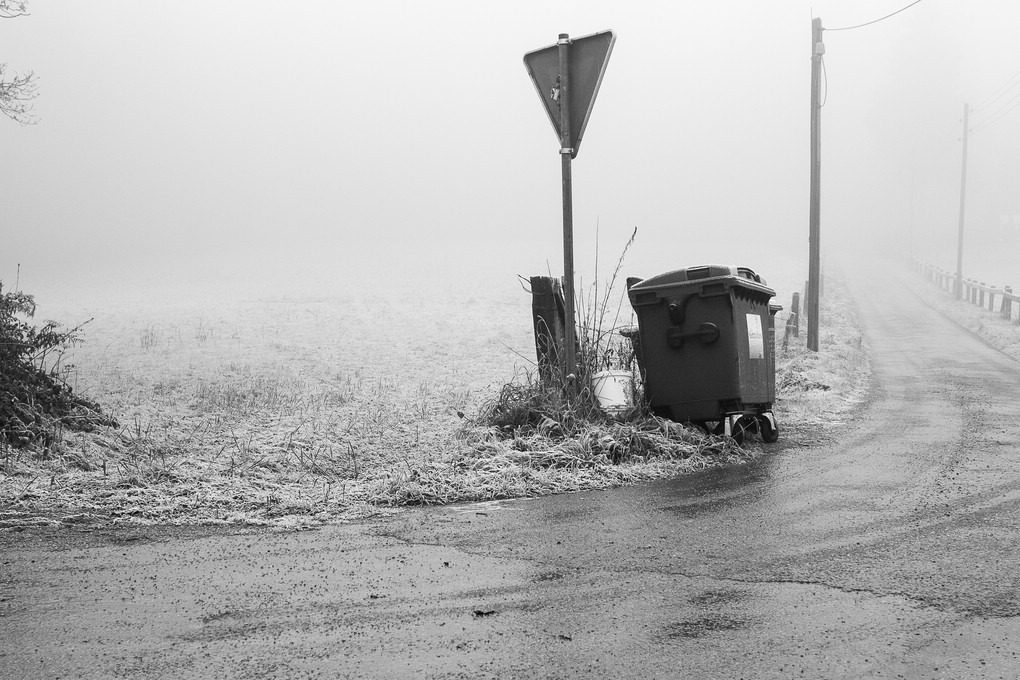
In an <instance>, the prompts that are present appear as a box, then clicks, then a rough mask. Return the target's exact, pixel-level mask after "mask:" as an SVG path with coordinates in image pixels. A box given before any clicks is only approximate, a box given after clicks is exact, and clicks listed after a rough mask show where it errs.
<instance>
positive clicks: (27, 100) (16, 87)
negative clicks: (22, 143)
mask: <svg viewBox="0 0 1020 680" xmlns="http://www.w3.org/2000/svg"><path fill="white" fill-rule="evenodd" d="M0 2H2V0H0ZM36 94H37V93H36V77H35V73H33V72H32V71H29V72H28V73H27V74H26V75H23V76H19V75H17V74H15V75H14V76H13V77H12V78H10V79H8V78H7V64H0V113H2V114H4V115H5V116H7V117H8V118H10V119H11V120H14V121H17V122H19V123H21V124H22V125H32V124H34V123H35V122H36V120H35V114H34V113H33V111H32V100H33V99H35V97H36Z"/></svg>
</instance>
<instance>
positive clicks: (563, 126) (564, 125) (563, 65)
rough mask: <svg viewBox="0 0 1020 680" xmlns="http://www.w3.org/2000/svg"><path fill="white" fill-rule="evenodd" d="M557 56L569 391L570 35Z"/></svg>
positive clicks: (572, 326)
mask: <svg viewBox="0 0 1020 680" xmlns="http://www.w3.org/2000/svg"><path fill="white" fill-rule="evenodd" d="M556 44H557V46H558V49H559V57H560V79H559V103H560V166H561V169H562V175H563V303H564V312H565V316H566V317H567V318H566V324H564V325H565V326H566V328H565V329H564V330H565V331H566V344H567V346H566V347H565V348H564V350H565V351H564V357H565V364H564V367H563V374H564V377H565V382H566V385H567V387H568V389H569V390H570V391H571V393H574V392H575V390H576V387H577V385H576V376H577V357H576V356H575V348H576V344H575V343H576V333H577V321H576V319H575V317H574V198H573V192H572V185H571V177H570V160H571V157H572V156H573V153H574V150H573V149H572V148H570V139H571V137H570V36H569V35H567V34H566V33H560V38H559V40H558V41H557V43H556Z"/></svg>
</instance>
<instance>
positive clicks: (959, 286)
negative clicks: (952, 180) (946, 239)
mask: <svg viewBox="0 0 1020 680" xmlns="http://www.w3.org/2000/svg"><path fill="white" fill-rule="evenodd" d="M969 117H970V105H969V104H964V105H963V170H961V171H960V230H959V235H958V236H957V240H956V286H955V287H954V290H955V292H956V299H957V300H959V299H960V298H962V297H963V216H964V205H965V204H966V201H967V127H968V123H967V119H968V118H969Z"/></svg>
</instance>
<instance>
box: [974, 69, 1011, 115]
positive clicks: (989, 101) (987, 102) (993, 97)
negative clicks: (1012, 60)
mask: <svg viewBox="0 0 1020 680" xmlns="http://www.w3.org/2000/svg"><path fill="white" fill-rule="evenodd" d="M1018 76H1020V71H1017V72H1016V73H1014V74H1013V75H1011V76H1010V77H1009V78H1007V79H1006V82H1005V83H1003V84H1002V85H1001V86H1000V87H999V89H998V90H996V91H995V92H993V93H992V94H991V95H989V96H988V98H987V99H985V100H984V101H983V102H981V103H980V104H978V105H977V106H976V107H975V108H977V109H983V108H985V107H987V106H991V105H992V104H994V103H995V102H996V101H998V100H999V99H1001V98H1002V96H1003V95H1004V94H1006V90H1008V89H1009V87H1011V85H1010V83H1013V85H1016V83H1014V82H1013V81H1015V80H1016V79H1017V77H1018Z"/></svg>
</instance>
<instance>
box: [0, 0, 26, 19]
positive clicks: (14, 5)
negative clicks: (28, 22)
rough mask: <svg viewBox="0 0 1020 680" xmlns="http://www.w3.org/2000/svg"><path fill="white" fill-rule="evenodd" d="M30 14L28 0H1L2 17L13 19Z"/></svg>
mask: <svg viewBox="0 0 1020 680" xmlns="http://www.w3.org/2000/svg"><path fill="white" fill-rule="evenodd" d="M27 14H28V0H0V19H13V18H14V17H23V16H26V15H27Z"/></svg>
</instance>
